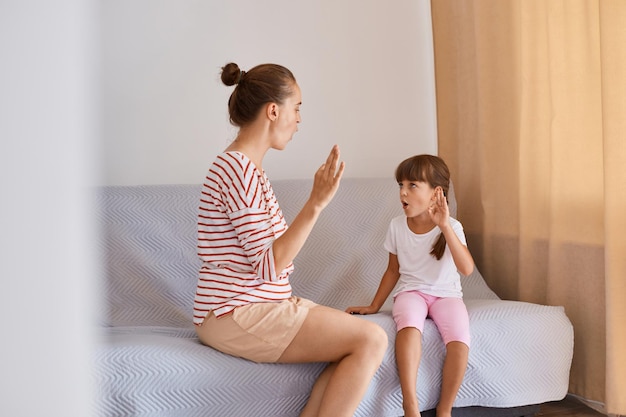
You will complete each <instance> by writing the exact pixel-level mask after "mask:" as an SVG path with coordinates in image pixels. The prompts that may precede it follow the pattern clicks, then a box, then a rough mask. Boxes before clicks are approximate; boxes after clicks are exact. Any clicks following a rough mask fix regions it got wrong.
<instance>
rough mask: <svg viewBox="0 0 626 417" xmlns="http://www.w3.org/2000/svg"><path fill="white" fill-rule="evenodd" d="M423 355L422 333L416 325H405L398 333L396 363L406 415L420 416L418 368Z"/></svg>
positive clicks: (406, 416)
mask: <svg viewBox="0 0 626 417" xmlns="http://www.w3.org/2000/svg"><path fill="white" fill-rule="evenodd" d="M421 356H422V333H421V332H420V331H419V330H418V329H416V328H415V327H405V328H404V329H402V330H400V331H399V332H398V334H397V335H396V363H397V365H398V375H399V376H400V388H401V389H402V408H403V409H404V416H405V417H419V416H420V411H419V402H418V399H417V370H418V368H419V364H420V358H421Z"/></svg>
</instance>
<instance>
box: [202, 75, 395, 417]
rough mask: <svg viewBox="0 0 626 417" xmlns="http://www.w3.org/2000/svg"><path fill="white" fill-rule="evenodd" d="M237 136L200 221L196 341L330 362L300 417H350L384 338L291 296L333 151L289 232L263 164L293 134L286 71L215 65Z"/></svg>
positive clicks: (292, 95)
mask: <svg viewBox="0 0 626 417" xmlns="http://www.w3.org/2000/svg"><path fill="white" fill-rule="evenodd" d="M221 77H222V82H223V83H224V84H226V85H227V86H232V85H236V87H235V89H234V91H233V93H232V94H231V96H230V99H229V101H228V110H229V115H230V121H231V123H232V124H233V125H234V126H237V127H238V128H239V132H238V134H237V137H236V138H235V140H234V141H233V142H232V143H231V145H230V146H229V147H228V148H226V150H225V151H224V152H223V153H222V154H220V155H218V156H217V157H216V159H215V161H214V162H213V164H212V166H211V167H210V169H209V171H208V174H207V176H206V179H205V182H204V185H203V190H202V197H201V204H200V213H199V221H198V230H199V232H198V253H199V255H200V258H201V259H202V261H203V264H202V267H201V269H200V273H199V279H198V289H197V293H196V297H195V303H194V323H195V324H196V330H197V333H198V336H199V338H200V341H201V342H202V343H204V344H206V345H208V346H211V347H213V348H215V349H217V350H220V351H222V352H225V353H228V354H230V355H234V356H239V357H243V358H246V359H249V360H253V361H256V362H277V363H301V362H330V364H329V365H328V367H327V368H326V369H325V370H324V371H323V372H322V373H321V374H320V376H319V377H318V379H317V381H316V383H315V385H314V386H313V390H312V392H311V396H310V398H309V400H308V402H307V404H306V406H305V408H304V410H302V413H301V414H300V415H301V417H313V416H319V417H322V416H334V417H337V416H346V417H347V416H352V415H353V413H354V411H355V410H356V408H357V407H358V405H359V402H360V401H361V398H362V397H363V395H364V394H365V391H366V390H367V387H368V385H369V382H370V380H371V378H372V377H373V375H374V373H375V372H376V370H377V369H378V367H379V365H380V363H381V361H382V358H383V355H384V353H385V349H386V347H387V335H386V333H385V332H384V331H383V330H382V328H380V327H379V326H378V325H376V324H374V323H371V322H367V321H365V320H361V319H359V318H356V317H352V316H350V315H349V314H347V313H345V312H342V311H339V310H335V309H332V308H329V307H325V306H320V305H317V304H315V303H314V302H312V301H310V300H306V299H302V298H299V297H295V296H293V295H292V293H291V286H290V283H289V277H290V275H291V273H292V272H293V270H294V266H293V263H292V261H293V259H294V258H295V257H296V255H297V254H298V252H299V251H300V249H301V248H302V246H303V245H304V242H305V241H306V239H307V237H308V236H309V234H310V232H311V230H312V228H313V226H314V224H315V222H316V221H317V219H318V217H319V215H320V213H321V211H322V210H323V209H324V208H325V207H326V206H327V205H328V203H329V202H330V201H331V199H332V198H333V196H334V195H335V192H336V191H337V188H338V187H339V182H340V180H341V176H342V174H343V171H344V163H343V162H341V163H339V148H338V147H337V146H334V147H333V148H332V150H331V152H330V154H329V156H328V158H327V159H326V162H325V163H324V164H322V166H321V167H320V168H319V169H318V170H317V172H316V173H315V177H314V181H313V187H312V191H311V194H310V197H309V199H308V201H307V202H306V203H305V204H304V207H303V208H302V210H301V211H300V213H299V214H298V215H297V216H296V218H295V219H294V221H293V223H292V224H291V225H290V226H287V223H286V222H285V219H284V217H283V214H282V211H281V210H280V207H279V205H278V202H277V201H276V196H275V195H274V192H273V190H272V187H271V184H270V182H269V179H268V178H267V176H266V175H265V171H264V170H263V158H264V156H265V154H266V152H267V151H268V150H269V149H277V150H282V149H284V148H285V147H286V145H287V143H288V142H289V141H290V140H291V138H292V137H293V134H294V133H295V132H296V131H297V130H298V123H299V122H300V105H301V102H302V99H301V92H300V88H299V86H298V84H297V83H296V80H295V78H294V76H293V74H292V73H291V71H289V70H288V69H287V68H285V67H282V66H280V65H275V64H263V65H259V66H256V67H254V68H252V69H251V70H250V71H248V72H245V71H241V70H240V68H239V67H238V65H236V64H234V63H230V64H227V65H226V66H225V67H223V68H222V75H221Z"/></svg>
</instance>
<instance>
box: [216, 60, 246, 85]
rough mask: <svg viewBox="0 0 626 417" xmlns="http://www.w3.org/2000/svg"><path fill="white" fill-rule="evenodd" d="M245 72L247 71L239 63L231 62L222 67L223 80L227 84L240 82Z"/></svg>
mask: <svg viewBox="0 0 626 417" xmlns="http://www.w3.org/2000/svg"><path fill="white" fill-rule="evenodd" d="M243 74H245V71H242V70H241V69H240V68H239V65H237V64H235V63H234V62H230V63H228V64H226V65H224V66H223V67H222V82H223V83H224V84H226V85H227V86H231V85H235V84H238V83H239V81H240V80H241V77H243Z"/></svg>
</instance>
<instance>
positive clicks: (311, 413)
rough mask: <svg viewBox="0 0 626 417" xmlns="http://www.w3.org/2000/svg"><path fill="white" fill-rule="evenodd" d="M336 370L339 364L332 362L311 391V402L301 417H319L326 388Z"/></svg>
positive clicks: (307, 404)
mask: <svg viewBox="0 0 626 417" xmlns="http://www.w3.org/2000/svg"><path fill="white" fill-rule="evenodd" d="M336 368H337V362H331V363H330V364H328V366H327V367H326V369H324V370H323V371H322V373H321V374H320V375H319V376H318V377H317V381H315V385H313V389H312V390H311V395H310V396H309V400H308V401H307V403H306V406H305V407H304V409H303V410H302V413H300V417H317V415H318V414H319V411H320V405H321V404H322V397H323V396H324V392H326V386H327V385H328V381H330V377H331V375H332V374H333V373H334V372H335V369H336Z"/></svg>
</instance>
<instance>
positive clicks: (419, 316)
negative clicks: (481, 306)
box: [393, 291, 470, 347]
mask: <svg viewBox="0 0 626 417" xmlns="http://www.w3.org/2000/svg"><path fill="white" fill-rule="evenodd" d="M427 316H428V317H430V318H431V319H433V321H434V322H435V324H436V325H437V328H438V329H439V333H440V334H441V338H442V339H443V342H444V344H446V345H447V344H448V343H450V342H463V343H465V344H466V345H467V346H468V347H469V345H470V332H469V317H468V315H467V308H466V307H465V303H463V299H462V298H451V297H444V298H441V297H435V296H432V295H428V294H424V293H422V292H420V291H404V292H401V293H399V294H398V295H396V297H395V300H394V303H393V319H394V320H395V322H396V327H397V330H398V331H400V330H402V329H404V328H406V327H415V328H416V329H417V330H419V331H420V333H424V322H425V321H426V317H427Z"/></svg>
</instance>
